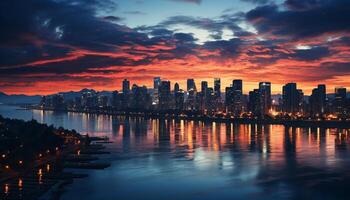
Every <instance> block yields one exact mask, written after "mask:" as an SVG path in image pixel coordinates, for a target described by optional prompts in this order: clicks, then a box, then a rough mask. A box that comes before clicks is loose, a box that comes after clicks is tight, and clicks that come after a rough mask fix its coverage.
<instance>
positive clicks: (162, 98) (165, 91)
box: [158, 81, 171, 110]
mask: <svg viewBox="0 0 350 200" xmlns="http://www.w3.org/2000/svg"><path fill="white" fill-rule="evenodd" d="M158 90H159V93H158V95H159V107H158V108H159V109H160V110H167V109H170V102H171V93H170V81H161V82H160V85H159V88H158Z"/></svg>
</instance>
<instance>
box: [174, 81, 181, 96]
mask: <svg viewBox="0 0 350 200" xmlns="http://www.w3.org/2000/svg"><path fill="white" fill-rule="evenodd" d="M179 91H180V85H179V84H178V83H175V84H174V94H175V93H177V92H179Z"/></svg>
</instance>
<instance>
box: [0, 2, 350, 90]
mask: <svg viewBox="0 0 350 200" xmlns="http://www.w3.org/2000/svg"><path fill="white" fill-rule="evenodd" d="M0 26H1V31H0V91H2V92H5V93H7V94H28V95H34V94H40V95H46V94H53V93H56V92H62V91H71V90H73V91H78V90H81V89H83V88H92V89H96V90H110V91H111V90H119V89H120V88H121V81H122V80H123V79H125V78H127V79H129V80H130V81H131V83H132V84H133V83H135V84H138V85H146V86H148V87H152V81H153V80H152V79H153V77H155V76H161V77H162V78H163V79H167V80H170V81H171V82H172V84H174V83H175V82H178V83H180V88H183V89H185V88H186V79H187V78H194V79H195V80H196V83H197V85H198V86H197V87H199V85H200V81H202V80H206V81H209V86H210V85H213V79H214V78H215V77H220V78H221V82H222V88H223V89H222V90H224V87H226V86H229V85H230V84H231V82H232V80H233V79H242V80H243V82H244V92H245V93H247V92H248V91H250V90H252V89H254V88H257V87H258V82H261V81H270V82H272V91H273V93H281V90H282V86H283V85H284V84H286V83H288V82H297V83H298V88H300V89H303V90H304V92H305V93H306V94H310V92H311V90H312V88H314V87H316V86H317V84H327V91H328V92H333V91H334V88H335V87H340V86H342V87H348V88H349V87H350V65H349V64H350V1H349V0H26V1H22V0H2V1H1V2H0Z"/></svg>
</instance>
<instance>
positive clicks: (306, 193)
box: [0, 106, 350, 200]
mask: <svg viewBox="0 0 350 200" xmlns="http://www.w3.org/2000/svg"><path fill="white" fill-rule="evenodd" d="M0 113H1V114H4V115H5V116H6V115H7V116H8V117H15V118H23V119H30V118H31V117H33V118H34V119H36V120H38V121H40V122H43V123H49V124H54V125H55V126H63V127H64V128H69V129H76V130H77V131H79V132H81V133H83V134H89V135H92V136H108V137H109V138H110V139H111V140H112V141H113V143H112V144H108V150H109V151H111V152H112V153H111V154H110V155H105V156H103V158H102V160H103V161H106V162H111V163H112V166H111V167H110V168H107V169H105V170H89V171H83V172H84V173H88V174H89V177H88V178H85V179H79V180H75V181H74V183H73V184H72V185H70V186H68V188H67V189H68V190H67V192H66V193H64V194H63V196H62V199H67V200H68V199H116V198H118V199H174V200H178V199H201V200H202V199H248V198H253V199H305V198H312V199H334V198H336V199H348V198H349V196H350V195H348V194H347V192H346V185H347V184H348V183H350V171H349V170H350V153H349V149H348V146H349V136H348V134H349V130H347V129H323V128H294V127H284V126H280V125H265V126H260V125H236V124H232V123H231V124H223V123H203V122H195V121H184V120H180V121H176V120H145V119H142V118H125V117H111V116H106V115H88V114H78V113H57V112H43V111H33V112H31V111H24V110H14V109H13V108H9V107H6V108H4V107H3V106H0ZM78 172H81V171H78ZM82 191H84V192H82Z"/></svg>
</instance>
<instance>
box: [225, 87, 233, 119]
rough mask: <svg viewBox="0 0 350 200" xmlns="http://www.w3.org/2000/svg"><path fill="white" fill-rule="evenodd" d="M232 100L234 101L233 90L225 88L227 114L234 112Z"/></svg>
mask: <svg viewBox="0 0 350 200" xmlns="http://www.w3.org/2000/svg"><path fill="white" fill-rule="evenodd" d="M234 100H235V90H234V88H233V87H226V89H225V106H226V111H227V112H229V113H232V112H234Z"/></svg>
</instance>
